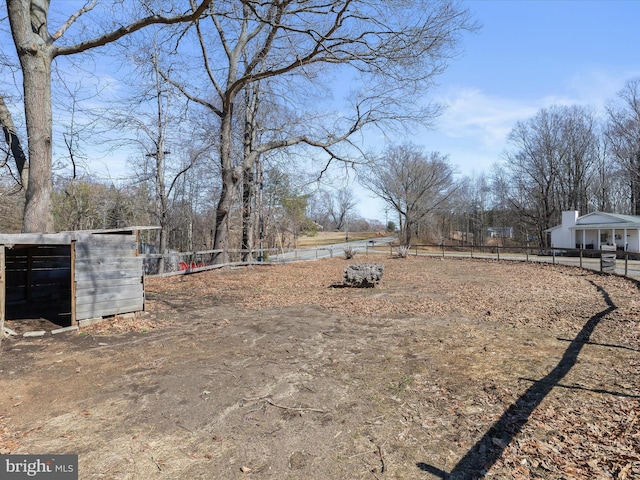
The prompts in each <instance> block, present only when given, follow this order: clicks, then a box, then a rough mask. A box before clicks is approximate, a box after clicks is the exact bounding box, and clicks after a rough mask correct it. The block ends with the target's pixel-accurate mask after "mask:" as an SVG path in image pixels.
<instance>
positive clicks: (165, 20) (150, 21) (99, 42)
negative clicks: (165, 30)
mask: <svg viewBox="0 0 640 480" xmlns="http://www.w3.org/2000/svg"><path fill="white" fill-rule="evenodd" d="M212 1H213V0H203V1H202V3H201V4H200V5H199V6H198V8H196V9H195V10H194V11H193V12H192V13H188V14H184V15H176V16H174V17H165V16H162V15H151V16H148V17H145V18H142V19H140V20H138V21H136V22H133V23H131V24H129V25H126V26H122V27H120V28H119V29H117V30H114V31H112V32H109V33H106V34H104V35H102V36H100V37H98V38H94V39H92V40H87V41H86V42H81V43H78V44H76V45H71V46H68V47H57V48H55V49H54V50H53V56H54V57H57V56H61V55H72V54H74V53H81V52H85V51H87V50H90V49H92V48H95V47H101V46H104V45H107V44H109V43H113V42H115V41H117V40H119V39H121V38H122V37H124V36H125V35H129V34H131V33H133V32H137V31H138V30H141V29H143V28H145V27H148V26H150V25H174V24H177V23H184V22H192V21H195V20H196V19H198V18H199V17H200V16H201V15H202V14H203V13H204V12H205V10H206V9H207V8H208V7H209V4H210V3H211V2H212Z"/></svg>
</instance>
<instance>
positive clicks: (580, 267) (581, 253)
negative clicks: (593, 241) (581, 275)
mask: <svg viewBox="0 0 640 480" xmlns="http://www.w3.org/2000/svg"><path fill="white" fill-rule="evenodd" d="M580 268H582V248H581V249H580Z"/></svg>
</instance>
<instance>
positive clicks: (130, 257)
mask: <svg viewBox="0 0 640 480" xmlns="http://www.w3.org/2000/svg"><path fill="white" fill-rule="evenodd" d="M74 258H75V261H74V263H75V265H74V273H73V277H74V278H73V281H74V287H75V288H74V291H75V320H84V319H87V318H93V317H100V316H108V315H117V314H121V313H128V312H136V311H140V310H143V309H144V283H143V277H142V257H139V256H137V239H136V236H135V235H95V234H94V235H90V236H86V237H82V238H79V239H78V240H77V241H76V242H74Z"/></svg>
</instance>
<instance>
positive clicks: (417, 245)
mask: <svg viewBox="0 0 640 480" xmlns="http://www.w3.org/2000/svg"><path fill="white" fill-rule="evenodd" d="M417 256H418V245H417V244H416V257H417Z"/></svg>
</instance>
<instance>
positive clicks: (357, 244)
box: [269, 237, 398, 263]
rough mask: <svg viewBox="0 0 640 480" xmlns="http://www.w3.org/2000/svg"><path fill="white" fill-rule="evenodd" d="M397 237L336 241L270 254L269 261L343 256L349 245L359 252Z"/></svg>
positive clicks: (285, 261)
mask: <svg viewBox="0 0 640 480" xmlns="http://www.w3.org/2000/svg"><path fill="white" fill-rule="evenodd" d="M397 239H398V238H397V237H379V238H374V239H371V240H356V241H353V242H343V243H334V244H332V245H326V246H323V247H313V248H306V249H298V250H296V251H294V252H287V253H285V254H284V255H283V254H278V255H270V256H269V261H270V262H273V263H287V262H297V261H303V260H316V259H319V258H331V257H342V256H344V249H345V248H347V247H350V248H353V249H354V250H356V251H357V252H367V251H370V250H372V249H373V248H374V247H376V246H380V245H385V244H388V243H390V242H394V241H396V240H397ZM372 242H373V243H372Z"/></svg>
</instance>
